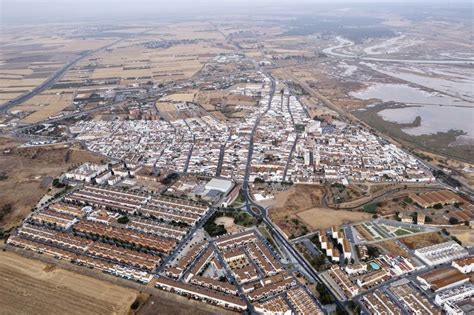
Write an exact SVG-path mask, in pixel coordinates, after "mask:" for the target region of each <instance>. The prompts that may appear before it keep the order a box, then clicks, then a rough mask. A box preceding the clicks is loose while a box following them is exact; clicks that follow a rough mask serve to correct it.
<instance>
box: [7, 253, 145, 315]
mask: <svg viewBox="0 0 474 315" xmlns="http://www.w3.org/2000/svg"><path fill="white" fill-rule="evenodd" d="M0 277H1V281H0V305H1V307H0V314H2V315H6V314H15V315H19V314H39V315H41V314H78V315H79V314H128V312H129V310H130V306H131V304H132V303H133V301H135V299H136V297H137V295H138V292H137V291H136V290H132V289H127V288H123V287H120V286H117V285H114V284H111V283H108V282H104V281H100V280H97V279H94V278H91V277H87V276H83V275H79V274H76V273H73V272H70V271H66V270H64V269H60V268H57V267H54V266H50V265H47V264H45V263H42V262H39V261H35V260H31V259H28V258H25V257H22V256H20V255H18V254H15V253H12V252H0Z"/></svg>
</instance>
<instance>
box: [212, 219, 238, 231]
mask: <svg viewBox="0 0 474 315" xmlns="http://www.w3.org/2000/svg"><path fill="white" fill-rule="evenodd" d="M214 223H215V224H217V225H220V224H222V225H224V227H225V229H226V230H227V232H228V233H233V232H237V231H238V230H240V229H242V226H239V225H237V224H235V223H234V218H231V217H218V218H216V220H215V221H214Z"/></svg>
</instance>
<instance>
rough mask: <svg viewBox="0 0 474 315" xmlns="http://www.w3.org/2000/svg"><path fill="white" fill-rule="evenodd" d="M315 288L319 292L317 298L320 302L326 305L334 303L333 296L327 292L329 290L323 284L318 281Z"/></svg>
mask: <svg viewBox="0 0 474 315" xmlns="http://www.w3.org/2000/svg"><path fill="white" fill-rule="evenodd" d="M316 290H317V291H318V293H319V300H320V301H321V304H323V305H326V304H331V303H334V298H333V297H332V295H331V293H329V290H328V289H327V288H326V286H325V285H324V284H322V283H320V282H318V284H317V285H316Z"/></svg>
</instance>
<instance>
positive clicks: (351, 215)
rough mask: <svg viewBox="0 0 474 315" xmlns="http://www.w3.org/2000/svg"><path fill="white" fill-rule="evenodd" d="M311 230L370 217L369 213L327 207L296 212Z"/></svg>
mask: <svg viewBox="0 0 474 315" xmlns="http://www.w3.org/2000/svg"><path fill="white" fill-rule="evenodd" d="M296 216H297V217H298V218H300V219H301V220H302V221H303V222H304V223H305V224H307V225H308V226H310V227H311V229H312V230H316V229H325V228H328V227H331V226H333V225H341V224H345V223H353V222H358V221H363V220H368V219H370V217H371V216H370V215H369V214H367V213H363V212H353V211H344V210H332V209H327V208H313V209H309V210H305V211H302V212H298V213H297V214H296Z"/></svg>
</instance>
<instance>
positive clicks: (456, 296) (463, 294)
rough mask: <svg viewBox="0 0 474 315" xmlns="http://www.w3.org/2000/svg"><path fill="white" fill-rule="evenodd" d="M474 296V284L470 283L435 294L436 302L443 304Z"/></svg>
mask: <svg viewBox="0 0 474 315" xmlns="http://www.w3.org/2000/svg"><path fill="white" fill-rule="evenodd" d="M471 296H474V284H472V283H468V284H464V285H461V286H459V287H455V288H452V289H448V290H445V291H442V292H440V293H438V294H436V296H435V303H436V304H438V305H439V306H443V305H444V304H445V303H447V302H451V303H454V302H457V301H461V300H464V299H467V298H470V297H471Z"/></svg>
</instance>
